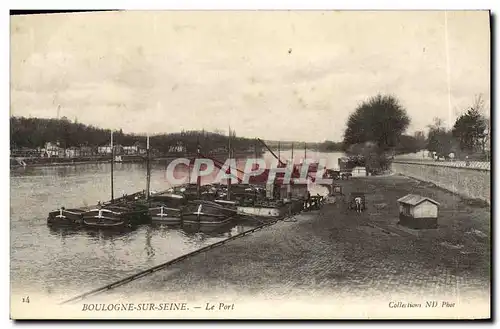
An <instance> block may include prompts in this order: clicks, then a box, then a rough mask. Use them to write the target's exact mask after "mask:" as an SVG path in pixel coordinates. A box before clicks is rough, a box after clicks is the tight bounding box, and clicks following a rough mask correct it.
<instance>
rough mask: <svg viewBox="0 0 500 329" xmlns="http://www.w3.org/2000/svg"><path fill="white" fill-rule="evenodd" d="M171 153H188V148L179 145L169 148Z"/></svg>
mask: <svg viewBox="0 0 500 329" xmlns="http://www.w3.org/2000/svg"><path fill="white" fill-rule="evenodd" d="M168 152H169V153H183V152H186V147H185V146H184V145H183V144H180V143H178V144H177V145H173V146H170V147H169V148H168Z"/></svg>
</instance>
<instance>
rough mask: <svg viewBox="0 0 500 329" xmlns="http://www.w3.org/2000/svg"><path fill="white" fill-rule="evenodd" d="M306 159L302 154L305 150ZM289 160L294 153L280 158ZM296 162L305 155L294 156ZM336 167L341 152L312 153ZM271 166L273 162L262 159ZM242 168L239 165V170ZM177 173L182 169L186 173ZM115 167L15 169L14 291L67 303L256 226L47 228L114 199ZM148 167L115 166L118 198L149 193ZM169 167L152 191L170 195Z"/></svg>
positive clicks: (156, 174) (156, 173) (160, 169)
mask: <svg viewBox="0 0 500 329" xmlns="http://www.w3.org/2000/svg"><path fill="white" fill-rule="evenodd" d="M302 153H303V151H302ZM280 155H281V157H283V158H289V157H290V151H286V152H281V153H280ZM295 155H296V156H295V157H294V158H295V162H298V161H300V160H298V158H299V157H300V155H299V154H298V152H295ZM307 156H308V158H315V159H319V158H325V159H328V165H327V166H328V167H335V166H336V164H337V159H338V157H340V156H342V154H340V153H328V154H325V153H313V152H308V154H307ZM263 157H264V158H265V159H266V160H269V159H271V158H272V155H271V154H269V153H266V154H264V155H263ZM242 163H243V161H238V166H240V167H241V166H242ZM178 170H183V169H182V168H180V169H178ZM110 172H111V166H110V164H84V165H74V166H61V167H38V168H36V167H35V168H24V169H16V170H11V179H10V182H11V190H10V194H11V202H10V229H11V231H10V232H11V236H10V239H11V269H10V273H11V291H12V294H13V295H28V294H30V293H31V294H35V295H36V294H43V295H48V296H51V297H53V298H55V299H59V300H62V299H66V298H69V297H72V296H74V295H78V294H81V293H83V292H86V291H88V290H92V289H95V288H98V287H101V286H103V285H106V284H109V283H112V282H114V281H116V280H119V279H122V278H124V277H126V276H129V275H132V274H135V273H137V272H139V271H141V270H144V269H147V268H150V267H153V266H155V265H159V264H161V263H164V262H167V261H169V260H171V259H173V258H176V257H179V256H181V255H183V254H186V253H188V252H191V251H194V250H196V249H199V248H201V247H204V246H206V245H209V244H212V243H215V242H217V241H220V240H222V239H226V238H227V237H230V236H231V235H234V234H238V233H240V232H243V231H245V230H248V229H250V228H252V227H255V226H257V225H258V223H257V222H255V221H253V222H252V221H249V220H246V221H242V220H240V221H236V222H235V223H233V224H231V225H229V226H225V227H222V228H220V229H218V230H216V231H213V232H206V231H199V230H192V229H191V230H186V229H183V228H172V227H167V226H161V225H144V226H140V227H139V228H137V229H135V230H133V231H130V232H124V233H109V232H105V231H86V230H78V231H77V230H68V229H54V228H49V227H48V226H47V224H46V218H47V214H48V213H49V212H50V211H52V210H54V209H58V208H59V207H61V206H65V207H67V208H70V207H80V206H82V205H91V204H96V203H97V201H98V200H103V201H104V200H109V199H110V195H111V192H110V191H111V188H110V181H111V179H110V177H111V175H110ZM145 172H146V170H145V165H144V164H124V163H123V164H122V163H117V164H115V166H114V180H113V181H114V193H115V196H120V195H122V194H124V193H133V192H136V191H138V190H143V189H145V186H146V174H145ZM168 187H170V186H169V184H168V183H167V181H166V174H165V165H161V164H154V165H153V166H152V174H151V189H152V190H158V191H160V190H165V189H167V188H168Z"/></svg>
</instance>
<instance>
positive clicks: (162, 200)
mask: <svg viewBox="0 0 500 329" xmlns="http://www.w3.org/2000/svg"><path fill="white" fill-rule="evenodd" d="M186 204H187V199H186V197H185V196H184V195H179V194H173V193H169V192H163V193H156V194H154V195H151V196H150V201H149V215H150V216H151V220H152V221H154V222H157V223H165V224H172V225H174V224H180V223H181V208H182V207H184V206H185V205H186Z"/></svg>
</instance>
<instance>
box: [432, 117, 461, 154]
mask: <svg viewBox="0 0 500 329" xmlns="http://www.w3.org/2000/svg"><path fill="white" fill-rule="evenodd" d="M454 144H455V140H454V138H453V135H452V133H451V132H450V131H448V130H447V129H446V128H445V127H444V125H443V120H442V119H440V118H434V124H433V125H430V126H429V136H428V138H427V149H428V150H429V151H431V152H436V153H437V154H438V156H446V155H448V154H450V152H452V151H455V150H454V147H455V145H454Z"/></svg>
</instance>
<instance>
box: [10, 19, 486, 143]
mask: <svg viewBox="0 0 500 329" xmlns="http://www.w3.org/2000/svg"><path fill="white" fill-rule="evenodd" d="M447 17H448V49H449V69H450V76H449V79H450V88H451V105H452V113H451V114H450V112H449V107H448V84H447V81H448V75H447V56H446V42H445V35H446V33H445V28H444V27H445V14H444V12H438V11H414V12H412V11H407V12H401V11H393V12H364V11H324V12H320V11H261V12H257V11H246V12H243V11H240V12H229V11H225V12H224V11H192V12H181V11H177V12H175V11H150V12H148V11H131V12H116V13H110V12H108V13H79V14H52V15H34V16H14V17H11V115H22V116H33V117H56V116H57V107H58V105H60V106H61V110H60V116H66V117H68V118H69V119H71V120H73V119H74V118H75V117H77V118H78V121H79V122H82V123H87V124H93V125H97V126H101V127H105V128H117V129H118V128H122V129H123V130H124V131H125V132H150V133H157V132H175V131H180V130H181V129H201V128H204V129H207V130H215V129H222V130H224V131H226V130H227V127H228V126H229V125H231V128H234V129H235V130H236V133H237V135H239V136H248V137H261V138H264V139H274V140H278V139H281V140H304V141H321V140H325V139H330V140H340V139H341V138H342V134H343V131H344V129H345V124H346V120H347V117H348V116H349V114H350V113H351V112H352V111H354V109H355V108H356V106H357V105H358V104H359V103H360V102H362V101H363V100H366V99H367V98H368V97H370V96H374V95H375V94H376V93H378V92H382V93H391V94H394V95H395V96H397V97H398V98H399V99H400V101H401V103H402V104H403V105H404V106H405V107H406V108H407V110H408V114H409V116H410V117H411V119H412V124H411V126H410V129H409V132H413V131H415V130H421V129H425V127H426V125H428V124H430V123H432V118H433V117H435V116H439V117H441V118H443V119H445V121H446V122H447V123H449V122H453V121H454V119H455V117H456V116H457V115H458V114H460V113H461V112H462V111H463V109H465V108H466V107H467V106H470V105H471V104H472V103H473V100H474V97H475V96H476V95H478V94H483V98H484V99H485V100H486V105H487V108H488V111H489V100H490V64H489V63H490V33H489V13H488V12H486V11H462V12H448V14H447ZM290 49H291V53H289V50H290ZM450 115H451V116H450Z"/></svg>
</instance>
